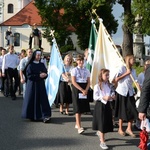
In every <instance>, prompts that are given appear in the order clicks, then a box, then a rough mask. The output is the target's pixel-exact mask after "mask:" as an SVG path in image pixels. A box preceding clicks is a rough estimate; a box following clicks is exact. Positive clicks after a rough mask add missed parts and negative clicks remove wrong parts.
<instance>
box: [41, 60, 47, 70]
mask: <svg viewBox="0 0 150 150" xmlns="http://www.w3.org/2000/svg"><path fill="white" fill-rule="evenodd" d="M41 62H42V63H43V64H44V65H45V67H46V68H47V61H46V58H41Z"/></svg>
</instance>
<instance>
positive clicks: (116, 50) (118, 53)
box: [92, 9, 141, 91]
mask: <svg viewBox="0 0 150 150" xmlns="http://www.w3.org/2000/svg"><path fill="white" fill-rule="evenodd" d="M92 13H93V14H95V15H96V17H97V19H98V20H99V21H101V20H100V17H99V16H98V15H97V13H96V9H92ZM105 32H106V34H107V35H108V36H109V38H108V39H109V40H110V42H112V43H113V45H112V46H113V47H114V49H115V52H116V53H117V55H118V57H119V58H120V59H121V61H122V63H123V64H124V66H125V67H126V68H127V69H128V67H127V65H126V63H125V61H124V59H123V57H122V56H121V54H120V52H119V51H118V48H117V47H116V45H115V44H114V42H113V40H112V38H111V37H110V35H109V33H108V32H107V30H106V28H105ZM130 77H131V79H132V81H133V83H134V85H135V86H136V88H137V90H138V91H141V90H140V88H139V86H138V84H137V82H136V81H135V80H134V78H133V76H132V74H130Z"/></svg>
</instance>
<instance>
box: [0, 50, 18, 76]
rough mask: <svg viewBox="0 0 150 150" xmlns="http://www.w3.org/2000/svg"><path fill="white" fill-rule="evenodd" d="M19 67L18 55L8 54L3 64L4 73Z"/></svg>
mask: <svg viewBox="0 0 150 150" xmlns="http://www.w3.org/2000/svg"><path fill="white" fill-rule="evenodd" d="M18 65H19V58H18V56H17V55H16V54H10V53H7V54H5V55H4V59H3V63H2V73H4V71H5V69H8V68H13V69H15V68H17V66H18Z"/></svg>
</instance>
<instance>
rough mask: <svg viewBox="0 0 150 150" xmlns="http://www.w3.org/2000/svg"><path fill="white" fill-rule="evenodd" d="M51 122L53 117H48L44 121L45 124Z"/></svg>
mask: <svg viewBox="0 0 150 150" xmlns="http://www.w3.org/2000/svg"><path fill="white" fill-rule="evenodd" d="M50 120H51V117H46V118H44V119H43V122H44V123H49V122H50Z"/></svg>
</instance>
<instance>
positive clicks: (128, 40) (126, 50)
mask: <svg viewBox="0 0 150 150" xmlns="http://www.w3.org/2000/svg"><path fill="white" fill-rule="evenodd" d="M122 30H123V43H122V54H123V57H124V56H126V55H132V54H133V34H132V33H131V32H130V31H129V29H128V27H127V26H126V25H125V24H124V25H122Z"/></svg>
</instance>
